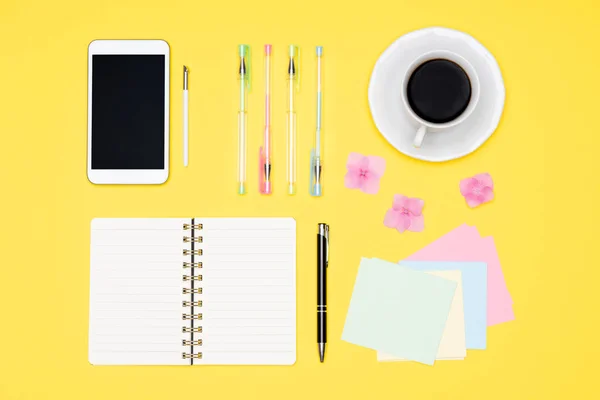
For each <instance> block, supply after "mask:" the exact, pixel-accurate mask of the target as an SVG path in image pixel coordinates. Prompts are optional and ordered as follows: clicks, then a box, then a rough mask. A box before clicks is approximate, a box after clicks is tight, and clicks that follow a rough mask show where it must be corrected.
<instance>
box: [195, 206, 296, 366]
mask: <svg viewBox="0 0 600 400" xmlns="http://www.w3.org/2000/svg"><path fill="white" fill-rule="evenodd" d="M196 223H201V224H202V225H203V228H202V230H201V231H198V232H197V234H196V236H202V238H203V242H202V243H201V244H198V248H201V249H202V250H203V255H202V256H200V257H199V259H200V260H201V261H202V264H203V266H202V269H200V271H201V272H200V273H201V274H202V277H203V279H202V281H201V282H199V283H200V284H201V286H202V289H203V291H202V294H201V295H196V300H202V308H200V310H201V312H202V317H203V318H202V321H199V322H198V323H199V324H201V325H202V334H200V335H195V339H196V338H201V339H202V346H201V347H198V351H202V359H200V360H194V364H195V365H196V364H257V365H259V364H263V365H266V364H285V365H291V364H294V363H295V361H296V221H294V219H292V218H196ZM196 274H197V275H198V272H196Z"/></svg>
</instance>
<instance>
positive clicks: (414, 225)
mask: <svg viewBox="0 0 600 400" xmlns="http://www.w3.org/2000/svg"><path fill="white" fill-rule="evenodd" d="M424 204H425V202H424V201H423V200H421V199H417V198H414V199H413V198H410V197H406V196H403V195H401V194H396V195H394V203H393V204H392V208H390V209H389V210H387V212H386V213H385V218H384V219H383V224H384V225H385V226H387V227H388V228H394V229H397V230H398V232H400V233H402V232H404V231H406V230H409V231H412V232H421V231H422V230H423V229H424V228H425V223H424V221H423V214H422V212H423V206H424Z"/></svg>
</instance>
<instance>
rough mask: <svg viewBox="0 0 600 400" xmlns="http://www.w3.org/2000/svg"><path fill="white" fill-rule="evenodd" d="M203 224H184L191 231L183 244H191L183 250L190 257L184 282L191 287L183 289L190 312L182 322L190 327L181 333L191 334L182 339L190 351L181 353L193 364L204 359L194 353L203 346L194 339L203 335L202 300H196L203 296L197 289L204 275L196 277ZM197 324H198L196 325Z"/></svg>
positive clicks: (186, 313) (184, 328)
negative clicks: (200, 233)
mask: <svg viewBox="0 0 600 400" xmlns="http://www.w3.org/2000/svg"><path fill="white" fill-rule="evenodd" d="M202 229H203V225H202V224H196V223H194V219H192V223H191V224H183V230H184V231H191V232H190V235H186V236H183V242H184V243H189V244H190V248H189V249H184V250H183V255H184V256H189V257H190V260H189V261H184V262H183V268H184V270H185V271H186V273H185V274H184V275H183V281H184V282H189V287H185V288H183V291H182V292H183V294H184V295H189V298H188V299H185V300H183V301H182V302H181V305H182V306H183V307H184V308H189V311H185V312H184V313H182V316H181V317H182V320H183V321H189V325H188V326H182V327H181V332H182V333H184V334H189V338H186V339H182V341H181V344H182V346H183V347H188V348H189V350H186V351H184V352H182V353H181V357H182V358H183V359H184V360H187V359H189V360H190V362H191V364H193V363H194V359H202V352H199V351H194V346H197V347H199V346H202V339H199V338H196V337H194V335H195V334H200V333H202V325H197V324H198V322H197V321H201V320H202V313H199V312H197V310H196V308H200V307H202V300H196V299H195V298H194V297H195V295H198V294H202V288H201V287H196V285H198V284H199V282H201V281H202V279H203V278H202V275H201V274H198V275H196V273H195V269H196V268H202V261H198V260H197V258H199V257H200V256H202V253H203V252H202V249H199V248H197V245H198V244H200V243H202V242H203V238H202V236H199V235H197V234H196V231H197V230H198V231H199V230H202ZM195 323H196V324H195Z"/></svg>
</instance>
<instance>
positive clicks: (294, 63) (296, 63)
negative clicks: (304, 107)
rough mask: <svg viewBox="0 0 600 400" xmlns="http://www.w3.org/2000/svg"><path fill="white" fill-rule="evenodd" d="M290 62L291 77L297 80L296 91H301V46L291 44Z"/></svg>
mask: <svg viewBox="0 0 600 400" xmlns="http://www.w3.org/2000/svg"><path fill="white" fill-rule="evenodd" d="M289 58H290V63H289V65H288V74H289V75H290V77H291V79H293V80H295V81H296V84H295V86H296V91H297V92H299V91H300V47H298V46H296V45H293V44H290V47H289Z"/></svg>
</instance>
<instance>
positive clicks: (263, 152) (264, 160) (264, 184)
mask: <svg viewBox="0 0 600 400" xmlns="http://www.w3.org/2000/svg"><path fill="white" fill-rule="evenodd" d="M263 140H264V143H263V146H262V147H261V148H260V149H259V152H258V168H259V171H258V180H259V181H258V186H259V187H258V190H259V192H260V193H261V194H271V190H272V187H271V166H272V164H271V45H270V44H266V45H265V132H264V139H263Z"/></svg>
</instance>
